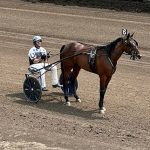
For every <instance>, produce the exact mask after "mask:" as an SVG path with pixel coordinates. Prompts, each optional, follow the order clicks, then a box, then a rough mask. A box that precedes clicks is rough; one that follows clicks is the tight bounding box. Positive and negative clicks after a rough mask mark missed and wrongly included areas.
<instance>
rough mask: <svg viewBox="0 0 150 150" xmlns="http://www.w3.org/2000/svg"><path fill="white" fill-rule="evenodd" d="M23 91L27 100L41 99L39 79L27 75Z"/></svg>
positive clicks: (35, 100) (36, 100)
mask: <svg viewBox="0 0 150 150" xmlns="http://www.w3.org/2000/svg"><path fill="white" fill-rule="evenodd" d="M23 91H24V94H25V97H26V98H27V101H29V102H34V103H36V102H38V101H39V100H40V99H41V95H42V89H41V86H40V83H39V81H38V80H37V79H36V78H34V77H30V76H29V77H27V78H26V79H25V81H24V84H23Z"/></svg>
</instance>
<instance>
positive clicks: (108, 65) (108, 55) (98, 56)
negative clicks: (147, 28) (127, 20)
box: [60, 33, 141, 114]
mask: <svg viewBox="0 0 150 150" xmlns="http://www.w3.org/2000/svg"><path fill="white" fill-rule="evenodd" d="M133 35H134V33H133V34H130V33H128V34H127V35H126V36H123V37H119V38H117V39H116V40H114V41H112V42H110V43H108V44H106V45H104V46H99V45H97V46H94V45H88V44H84V43H80V42H72V43H69V44H66V45H63V46H62V47H61V49H60V60H61V72H62V75H63V88H64V90H63V91H64V98H65V104H66V105H69V106H70V102H69V99H68V97H69V96H70V93H69V92H68V89H69V82H71V85H72V87H73V88H74V81H75V80H76V79H77V76H78V74H79V72H80V69H84V70H86V71H89V72H92V73H95V74H97V75H98V76H99V78H100V99H99V110H100V113H102V114H104V113H105V111H106V109H105V107H104V96H105V93H106V90H107V87H108V84H109V82H110V80H111V78H112V75H113V74H114V73H115V71H116V66H117V61H118V59H119V58H120V57H121V55H122V54H123V53H126V54H128V55H130V59H133V60H135V59H140V58H141V55H140V52H139V50H138V42H137V41H136V40H135V39H134V38H133ZM71 94H73V95H74V97H75V98H76V100H77V101H79V102H81V100H80V98H79V96H78V95H77V92H76V89H75V88H74V89H73V90H72V93H71Z"/></svg>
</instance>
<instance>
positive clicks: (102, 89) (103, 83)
mask: <svg viewBox="0 0 150 150" xmlns="http://www.w3.org/2000/svg"><path fill="white" fill-rule="evenodd" d="M110 79H111V77H106V76H102V77H101V78H100V101H99V109H100V113H102V114H104V113H105V111H106V108H105V107H104V96H105V93H106V90H107V86H108V83H109V81H110Z"/></svg>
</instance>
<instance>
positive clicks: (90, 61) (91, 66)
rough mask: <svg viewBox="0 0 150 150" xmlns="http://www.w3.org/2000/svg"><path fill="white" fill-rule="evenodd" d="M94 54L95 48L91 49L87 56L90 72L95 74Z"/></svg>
mask: <svg viewBox="0 0 150 150" xmlns="http://www.w3.org/2000/svg"><path fill="white" fill-rule="evenodd" d="M96 53H97V49H96V48H95V47H93V48H91V49H90V50H89V53H87V54H88V55H89V60H88V63H89V65H90V68H91V70H92V72H94V73H96Z"/></svg>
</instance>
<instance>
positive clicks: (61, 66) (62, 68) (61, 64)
mask: <svg viewBox="0 0 150 150" xmlns="http://www.w3.org/2000/svg"><path fill="white" fill-rule="evenodd" d="M64 48H65V45H63V46H62V47H61V49H60V68H61V77H62V84H63V87H64V64H63V61H62V52H63V49H64Z"/></svg>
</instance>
